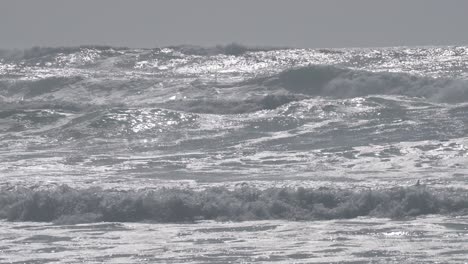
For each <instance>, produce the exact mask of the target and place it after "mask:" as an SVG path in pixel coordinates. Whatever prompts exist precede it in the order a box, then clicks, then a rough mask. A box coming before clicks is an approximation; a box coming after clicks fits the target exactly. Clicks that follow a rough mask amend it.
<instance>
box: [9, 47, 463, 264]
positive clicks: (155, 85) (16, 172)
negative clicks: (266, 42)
mask: <svg viewBox="0 0 468 264" xmlns="http://www.w3.org/2000/svg"><path fill="white" fill-rule="evenodd" d="M467 124H468V47H463V46H457V47H455V46H447V47H391V48H360V49H357V48H356V49H286V48H284V49H279V48H248V47H244V46H240V45H235V44H233V45H227V46H218V47H215V48H200V47H194V46H177V47H167V48H155V49H127V48H114V47H94V46H82V47H76V48H33V49H29V50H24V51H13V50H4V51H0V219H1V220H0V221H1V222H0V224H1V226H0V263H103V262H106V263H252V262H255V263H257V262H258V263H330V262H340V263H366V262H373V263H467V259H468V247H467V245H468V218H467V217H468V193H467V187H468V126H467Z"/></svg>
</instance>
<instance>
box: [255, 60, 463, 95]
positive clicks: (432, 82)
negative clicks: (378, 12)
mask: <svg viewBox="0 0 468 264" xmlns="http://www.w3.org/2000/svg"><path fill="white" fill-rule="evenodd" d="M262 81H263V80H262ZM264 82H265V83H266V84H267V85H273V86H280V87H283V88H285V89H287V90H288V91H290V92H293V93H302V94H307V95H312V96H327V97H333V98H351V97H360V96H368V95H404V96H412V97H422V98H427V99H430V100H432V101H437V102H449V103H458V102H466V101H468V81H467V80H462V79H449V78H431V77H422V76H414V75H410V74H406V73H390V72H368V71H362V70H352V69H348V68H339V67H336V66H320V65H314V66H308V67H302V68H296V69H289V70H286V71H284V72H282V73H280V74H279V75H277V76H275V77H273V78H271V79H269V80H267V81H264Z"/></svg>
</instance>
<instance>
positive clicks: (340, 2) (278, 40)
mask: <svg viewBox="0 0 468 264" xmlns="http://www.w3.org/2000/svg"><path fill="white" fill-rule="evenodd" d="M467 14H468V1H466V0H386V1H382V0H282V1H279V0H230V1H227V0H128V1H124V0H76V1H67V0H40V1H39V0H29V1H28V0H0V48H9V49H11V48H19V49H22V48H29V47H33V46H54V47H55V46H78V45H112V46H126V47H140V48H152V47H163V46H168V45H181V44H192V45H202V46H213V45H216V44H227V43H233V42H235V43H240V44H245V45H251V46H281V47H284V46H288V47H304V48H327V47H328V48H335V47H378V46H427V45H466V44H468V34H466V30H467V25H468V15H467Z"/></svg>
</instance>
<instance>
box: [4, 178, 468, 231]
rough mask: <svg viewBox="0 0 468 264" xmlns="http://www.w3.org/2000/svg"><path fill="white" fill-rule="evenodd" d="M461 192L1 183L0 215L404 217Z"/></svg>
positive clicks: (462, 201) (452, 202) (457, 205)
mask: <svg viewBox="0 0 468 264" xmlns="http://www.w3.org/2000/svg"><path fill="white" fill-rule="evenodd" d="M466 213H468V195H467V194H466V193H464V192H462V191H457V190H435V189H430V188H426V187H424V186H414V187H397V188H393V189H387V190H356V191H350V190H340V189H306V188H298V189H291V188H270V189H266V190H259V189H256V188H252V187H248V186H243V187H240V188H237V189H234V190H228V189H226V188H220V187H218V188H215V187H214V188H209V189H205V190H202V191H194V190H182V189H159V190H139V191H135V190H133V191H117V190H104V189H101V188H89V189H74V188H71V187H68V186H65V185H64V186H60V187H57V188H53V189H47V190H34V189H29V188H10V189H6V188H4V189H3V190H2V191H1V192H0V218H1V219H8V220H10V221H45V222H49V221H53V222H56V223H62V224H70V223H81V222H95V221H110V222H127V221H146V220H148V221H156V222H181V221H195V220H210V219H211V220H221V221H230V220H233V221H242V220H265V219H287V220H315V219H341V218H354V217H358V216H372V217H391V218H405V217H411V216H418V215H426V214H466Z"/></svg>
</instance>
